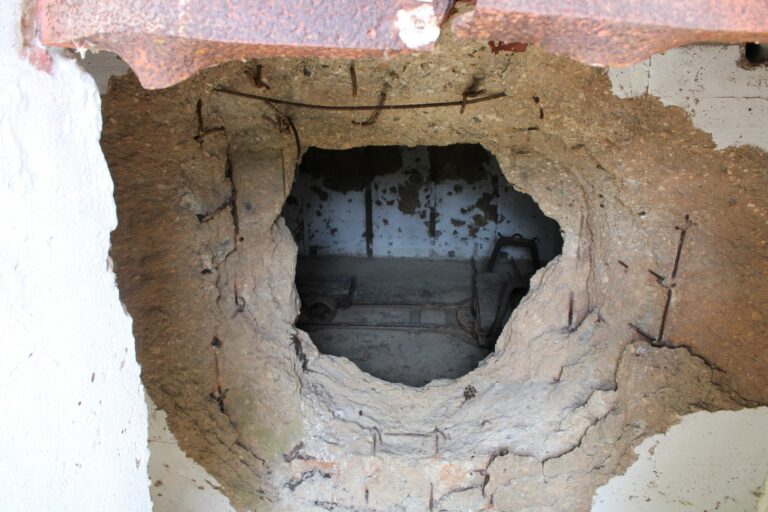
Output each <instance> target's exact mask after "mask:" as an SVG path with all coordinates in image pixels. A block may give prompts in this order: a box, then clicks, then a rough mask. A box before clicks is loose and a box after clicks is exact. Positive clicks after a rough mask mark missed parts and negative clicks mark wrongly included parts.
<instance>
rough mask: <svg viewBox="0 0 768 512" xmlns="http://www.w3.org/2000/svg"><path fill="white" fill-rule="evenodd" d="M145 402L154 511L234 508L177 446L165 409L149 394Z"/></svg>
mask: <svg viewBox="0 0 768 512" xmlns="http://www.w3.org/2000/svg"><path fill="white" fill-rule="evenodd" d="M147 406H148V407H149V451H150V458H149V477H150V479H151V480H152V488H151V492H152V503H153V505H154V512H177V511H184V512H234V510H235V509H234V508H232V505H231V504H230V503H229V500H228V499H227V498H226V496H224V495H223V494H222V491H221V484H219V482H218V481H217V480H216V479H215V478H214V477H212V476H211V475H210V474H209V473H208V472H207V471H206V470H205V469H203V467H202V466H200V465H199V464H198V463H196V462H195V461H193V460H192V459H190V458H189V457H187V455H186V454H185V453H184V452H183V451H182V450H181V448H179V444H178V442H177V441H176V438H175V437H174V435H173V434H172V433H171V431H170V430H169V429H168V423H167V422H166V414H165V411H163V410H161V409H158V408H157V406H155V404H154V403H153V402H152V400H151V399H150V398H149V396H147Z"/></svg>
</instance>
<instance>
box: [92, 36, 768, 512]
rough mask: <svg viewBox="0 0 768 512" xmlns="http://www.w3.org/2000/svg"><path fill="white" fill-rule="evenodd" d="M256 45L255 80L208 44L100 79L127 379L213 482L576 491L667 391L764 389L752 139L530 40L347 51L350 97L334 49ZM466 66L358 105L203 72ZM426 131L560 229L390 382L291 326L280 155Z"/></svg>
mask: <svg viewBox="0 0 768 512" xmlns="http://www.w3.org/2000/svg"><path fill="white" fill-rule="evenodd" d="M259 64H261V65H262V73H261V80H260V82H258V83H257V82H255V81H254V79H253V74H252V73H249V72H248V70H252V69H253V66H254V63H232V64H227V65H224V66H221V67H219V68H216V69H213V70H210V71H207V72H205V73H203V74H201V75H198V76H196V77H193V78H192V79H190V80H188V81H186V82H184V83H182V84H181V85H179V86H176V87H173V88H170V89H167V90H163V91H156V92H148V91H144V90H142V89H141V87H140V86H139V84H138V82H137V81H136V79H135V77H132V76H127V77H123V78H120V79H113V85H112V89H111V92H110V93H109V94H108V95H107V96H106V97H105V99H104V111H105V112H104V117H105V130H104V136H103V140H102V144H103V148H104V151H105V154H106V157H107V160H108V162H109V165H110V168H111V170H112V173H113V176H114V179H115V183H116V199H117V204H118V211H119V215H120V218H121V223H120V225H119V227H118V229H117V231H116V232H115V234H114V237H113V251H112V254H113V258H114V260H115V262H116V271H117V275H118V280H119V286H120V289H121V292H122V296H123V299H124V300H125V302H126V304H127V306H128V309H129V311H130V312H131V314H132V315H133V317H134V322H135V335H136V339H137V351H138V356H139V359H140V361H141V363H142V367H143V370H144V373H143V378H144V382H145V385H146V386H147V389H148V391H149V393H150V395H151V396H152V398H153V399H154V400H155V402H156V403H157V404H158V405H159V406H160V407H161V408H163V409H164V410H166V411H167V412H168V421H169V424H170V426H171V429H172V431H173V432H174V433H175V435H176V437H177V438H178V440H179V443H180V445H181V446H182V448H184V450H185V451H186V452H187V454H188V455H190V456H192V457H193V458H194V459H195V460H197V461H198V462H199V463H201V464H202V465H203V466H204V467H205V468H206V469H207V470H208V471H209V472H210V473H211V474H212V475H213V476H215V477H216V479H217V480H218V481H219V482H220V483H221V484H222V486H223V490H224V492H225V493H226V494H227V496H228V497H229V498H230V499H231V500H232V502H233V504H234V505H235V506H236V507H237V508H239V509H255V510H291V511H294V510H356V511H357V510H371V511H373V510H375V511H384V510H386V511H392V510H466V509H482V508H487V509H491V510H516V511H517V510H587V509H588V508H589V506H590V502H591V497H592V495H593V494H594V490H595V489H596V488H597V487H598V486H599V485H601V484H603V483H605V482H606V481H607V480H608V479H609V478H610V477H611V476H612V475H614V474H616V473H618V472H621V471H622V470H623V469H624V468H625V467H627V466H628V465H629V464H630V463H631V462H632V460H633V459H634V458H635V454H634V452H633V450H632V449H633V447H634V446H635V445H636V444H638V443H639V442H640V441H641V440H642V439H644V438H645V437H647V436H648V435H651V434H654V433H657V432H661V431H664V430H665V429H666V428H667V427H668V426H669V425H671V424H672V423H674V422H675V421H677V418H678V417H679V415H682V414H685V413H688V412H692V411H695V410H700V409H705V410H717V409H736V408H740V407H744V406H751V405H756V404H760V403H766V402H768V374H766V373H765V372H764V368H765V366H766V359H767V358H768V355H766V351H765V350H761V349H762V344H763V343H764V341H763V340H764V339H765V334H766V321H765V319H764V317H763V312H764V311H765V309H766V307H765V306H766V297H768V289H767V288H766V286H767V285H766V280H765V275H766V273H767V271H768V265H767V264H766V257H767V256H768V248H766V241H765V233H766V228H765V223H766V220H765V213H766V212H765V206H764V205H765V204H766V197H765V195H766V190H767V188H766V178H765V176H764V174H763V171H762V169H764V168H765V166H766V163H768V162H767V161H766V155H765V153H763V152H762V151H759V150H757V149H754V148H750V147H744V148H739V149H728V150H724V151H717V150H716V149H715V147H714V145H713V142H712V140H711V138H710V137H709V136H708V135H706V134H704V133H702V132H700V131H698V130H696V129H694V128H693V126H692V125H691V123H690V121H689V119H688V118H687V117H686V115H685V113H684V112H683V111H682V110H681V109H678V108H672V107H664V106H663V105H662V104H661V103H660V102H659V101H658V100H655V99H652V98H647V97H644V98H638V99H631V100H620V99H618V98H616V97H614V96H612V94H611V88H610V83H609V80H608V78H607V76H606V74H605V72H604V71H602V70H599V69H595V68H589V67H586V66H583V65H580V64H577V63H575V62H573V61H570V60H568V59H566V58H558V57H554V56H552V55H549V54H547V53H544V52H541V51H537V50H535V49H531V50H529V51H527V52H525V53H518V54H497V55H494V54H493V53H492V52H491V51H489V50H488V49H487V48H486V47H484V46H472V45H469V46H467V45H457V44H455V43H453V42H452V41H451V40H450V39H448V38H445V39H444V40H443V41H441V43H440V44H439V45H438V49H437V50H436V51H435V52H433V53H430V54H423V55H413V56H401V57H397V58H393V59H391V60H386V61H385V60H358V61H356V62H355V69H356V78H357V84H358V93H357V97H353V95H352V85H351V78H350V73H349V62H348V61H330V60H321V59H293V60H290V59H286V60H280V59H275V60H263V61H261V62H260V63H259ZM478 81H479V83H480V87H482V88H483V89H485V90H486V91H487V92H488V93H496V92H505V93H506V96H504V97H502V98H499V99H495V100H492V101H486V102H482V103H476V104H472V105H468V106H467V107H466V110H465V111H464V112H463V113H460V108H459V107H453V108H430V109H427V108H418V109H412V110H393V111H382V112H380V113H379V115H378V116H371V117H369V114H370V112H362V113H355V112H348V111H329V110H311V109H303V108H298V107H292V106H285V105H274V104H273V105H272V106H270V105H269V104H266V103H264V102H261V101H255V100H249V99H245V98H242V97H235V96H231V95H225V94H222V93H218V92H214V91H213V89H214V88H215V87H219V86H222V87H227V88H229V89H234V90H238V91H243V92H248V93H255V94H267V95H269V96H272V97H275V98H281V99H289V100H294V101H301V102H307V103H317V104H329V105H346V104H374V105H375V104H376V103H377V102H378V101H379V99H380V98H381V95H380V92H381V91H382V90H383V89H384V88H386V91H387V92H386V103H388V104H395V103H421V102H434V101H451V100H456V99H458V100H461V98H462V93H464V92H466V91H467V90H468V88H470V87H472V86H473V84H475V85H476V84H477V83H478ZM265 84H266V86H268V87H269V89H267V88H266V87H265ZM366 119H367V120H368V121H371V120H373V121H372V122H369V123H368V124H363V125H361V124H355V123H354V122H353V121H358V122H360V121H365V120H366ZM453 143H480V144H483V145H484V147H486V148H487V149H488V150H489V151H491V152H492V153H493V154H494V155H495V156H496V157H497V159H498V161H499V164H500V166H501V168H502V169H503V171H504V173H505V175H506V177H507V179H508V180H509V181H510V182H511V183H512V184H513V185H514V186H515V187H516V188H518V189H519V190H521V191H523V192H526V193H528V194H530V195H531V196H532V197H533V198H534V199H535V200H536V201H537V203H538V204H539V205H540V206H541V208H542V210H543V211H544V213H545V214H547V215H548V216H549V217H552V218H554V219H556V220H557V221H558V223H559V224H560V226H561V227H562V229H563V231H564V235H563V238H564V246H563V252H562V255H561V256H560V257H558V258H556V259H555V260H553V261H552V262H551V263H550V264H549V265H548V266H547V267H545V268H544V269H542V270H541V271H539V273H538V274H537V275H536V276H535V277H534V279H533V280H532V283H531V292H530V293H529V295H528V296H527V297H526V299H524V301H523V302H522V303H521V305H520V306H519V307H518V308H517V309H516V310H515V312H514V313H513V316H512V318H511V320H510V322H509V324H508V325H507V326H506V328H505V330H504V332H503V333H502V335H501V337H500V339H499V342H498V344H497V349H496V352H495V353H494V354H492V355H491V356H490V357H489V358H488V359H487V360H486V361H484V363H482V364H481V365H480V367H479V368H478V369H477V370H475V371H473V372H471V373H469V374H468V375H465V376H464V377H461V378H459V379H457V380H455V381H435V382H433V383H431V384H429V385H427V386H425V387H424V388H419V389H415V388H408V387H405V386H402V385H397V384H391V383H386V382H383V381H380V380H378V379H375V378H373V377H371V376H369V375H366V374H364V373H362V372H361V371H360V370H359V369H358V368H357V367H356V366H354V365H353V364H351V363H350V362H348V361H346V360H343V359H338V358H333V357H330V356H325V355H321V354H318V352H317V350H316V349H315V347H314V346H313V344H312V341H311V340H310V339H309V337H308V336H307V335H306V334H305V333H302V332H298V331H296V329H295V328H294V327H293V322H294V321H295V319H296V315H297V313H298V302H297V296H296V293H295V289H294V286H293V273H294V267H295V257H296V247H295V244H294V243H293V240H292V238H291V235H290V233H289V232H288V230H287V228H286V227H285V225H284V223H283V221H282V220H281V219H280V218H279V214H280V209H281V206H282V203H283V200H284V198H285V197H286V196H287V194H288V192H289V189H290V184H291V183H292V181H293V172H294V168H295V165H296V159H297V155H300V154H301V153H302V152H303V151H304V150H305V149H306V148H307V147H309V146H315V147H321V148H338V149H343V148H350V147H357V146H366V145H407V146H415V145H443V144H453ZM569 312H570V313H569ZM660 333H661V334H660ZM657 338H658V340H657ZM469 386H471V387H472V388H473V389H475V390H476V393H475V394H474V397H473V398H471V399H469V400H466V399H465V396H464V391H465V389H467V388H468V387H469Z"/></svg>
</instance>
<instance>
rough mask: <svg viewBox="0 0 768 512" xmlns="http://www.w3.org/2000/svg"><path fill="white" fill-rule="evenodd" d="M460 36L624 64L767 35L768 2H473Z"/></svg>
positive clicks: (457, 24) (457, 22)
mask: <svg viewBox="0 0 768 512" xmlns="http://www.w3.org/2000/svg"><path fill="white" fill-rule="evenodd" d="M473 3H474V4H475V7H474V9H473V10H471V11H469V12H465V13H463V14H461V15H458V16H456V17H455V18H454V20H453V31H454V33H455V34H456V35H457V36H459V37H461V38H470V39H478V40H486V41H490V40H502V41H522V42H526V43H534V44H536V45H539V46H542V47H544V48H546V49H548V50H550V51H553V52H555V53H564V54H567V55H570V56H571V57H574V58H576V59H578V60H580V61H582V62H586V63H588V64H599V65H612V66H626V65H630V64H634V63H636V62H639V61H641V60H644V59H646V58H648V57H650V56H651V55H652V54H654V53H658V52H662V51H665V50H669V49H670V48H675V47H678V46H683V45H686V44H691V43H741V42H752V41H759V42H762V41H768V1H766V0H578V1H574V0H475V1H473Z"/></svg>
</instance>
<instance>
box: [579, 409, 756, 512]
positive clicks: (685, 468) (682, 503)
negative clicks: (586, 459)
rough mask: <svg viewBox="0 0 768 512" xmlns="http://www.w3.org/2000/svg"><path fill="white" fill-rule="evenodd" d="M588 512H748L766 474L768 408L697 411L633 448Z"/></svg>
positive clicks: (598, 493) (753, 505)
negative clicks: (631, 459) (628, 462)
mask: <svg viewBox="0 0 768 512" xmlns="http://www.w3.org/2000/svg"><path fill="white" fill-rule="evenodd" d="M635 453H637V454H638V456H639V459H638V460H637V462H635V463H634V464H633V465H632V466H631V467H630V468H629V469H628V470H627V472H626V474H625V475H623V476H619V477H615V478H613V479H611V481H610V482H608V484H606V485H605V486H603V487H601V488H599V489H598V490H597V493H596V494H595V497H594V499H593V503H592V512H690V511H705V510H707V511H713V512H714V511H719V512H751V511H754V510H758V509H757V506H758V501H759V500H760V498H761V495H762V492H763V484H764V482H765V478H766V475H768V407H760V408H758V409H746V410H742V411H738V412H732V411H720V412H716V413H709V412H697V413H695V414H689V415H688V416H685V417H683V419H682V421H681V422H680V423H679V424H677V425H675V426H673V427H672V428H670V429H669V430H668V431H667V433H666V434H660V435H657V436H653V437H649V438H648V439H646V440H645V441H643V443H642V444H641V445H640V446H638V447H637V448H636V449H635Z"/></svg>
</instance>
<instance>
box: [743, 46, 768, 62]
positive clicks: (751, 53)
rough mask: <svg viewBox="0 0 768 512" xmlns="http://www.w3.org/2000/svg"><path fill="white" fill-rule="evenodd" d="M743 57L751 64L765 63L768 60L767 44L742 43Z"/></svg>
mask: <svg viewBox="0 0 768 512" xmlns="http://www.w3.org/2000/svg"><path fill="white" fill-rule="evenodd" d="M744 58H745V59H746V60H747V62H749V63H750V64H751V65H753V66H759V65H761V64H765V63H766V62H768V45H764V44H760V43H746V44H745V45H744Z"/></svg>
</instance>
